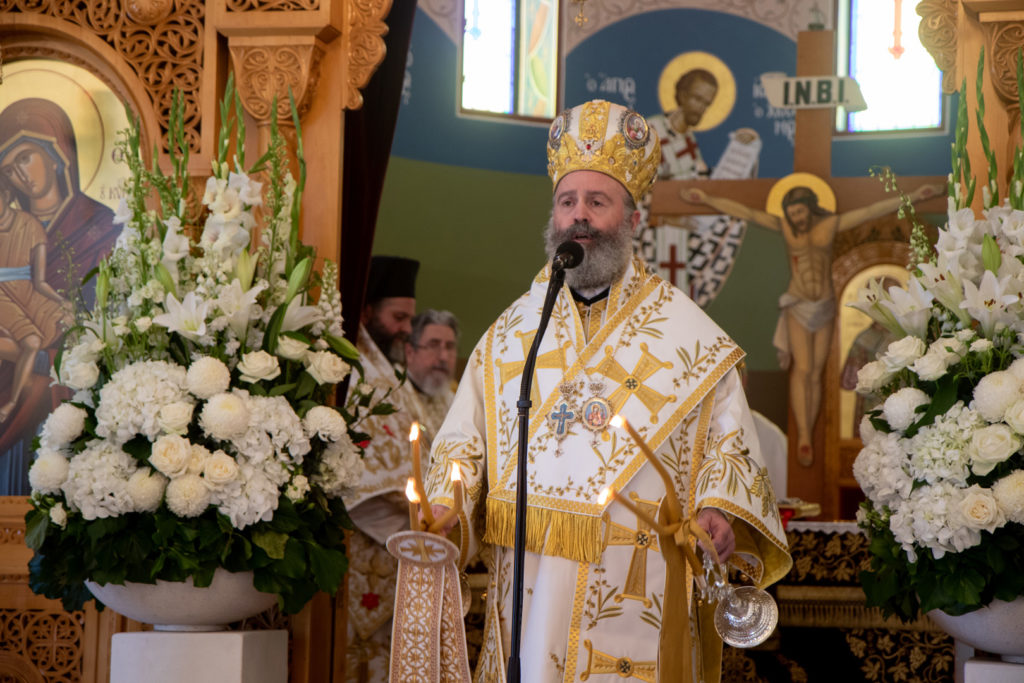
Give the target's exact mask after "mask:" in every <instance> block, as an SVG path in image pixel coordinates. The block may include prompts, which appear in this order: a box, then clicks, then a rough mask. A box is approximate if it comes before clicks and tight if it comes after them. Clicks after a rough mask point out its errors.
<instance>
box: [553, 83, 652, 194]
mask: <svg viewBox="0 0 1024 683" xmlns="http://www.w3.org/2000/svg"><path fill="white" fill-rule="evenodd" d="M660 162H661V143H660V142H658V136H657V135H653V134H652V133H651V128H650V126H648V125H647V120H646V119H645V118H644V117H643V116H641V115H640V114H637V113H636V112H635V111H632V110H629V109H627V108H625V107H623V106H622V105H620V104H613V103H611V102H606V101H604V100H592V101H590V102H585V103H584V104H581V105H578V106H576V107H573V108H572V109H568V110H566V111H564V112H562V113H561V114H559V115H558V116H557V117H555V120H554V121H552V122H551V128H550V130H548V175H549V176H551V183H552V187H557V186H558V181H560V180H561V179H562V178H564V177H565V176H566V175H568V174H569V173H572V172H573V171H599V172H601V173H604V174H605V175H609V176H611V177H612V178H615V179H616V180H618V181H619V182H620V183H622V185H623V186H624V187H625V188H626V190H627V191H628V192H629V194H630V195H631V196H632V197H633V201H635V202H638V203H639V201H640V200H641V198H643V196H644V195H645V194H646V193H647V190H649V189H650V187H651V185H652V184H653V183H654V177H655V175H656V173H657V171H658V164H659V163H660Z"/></svg>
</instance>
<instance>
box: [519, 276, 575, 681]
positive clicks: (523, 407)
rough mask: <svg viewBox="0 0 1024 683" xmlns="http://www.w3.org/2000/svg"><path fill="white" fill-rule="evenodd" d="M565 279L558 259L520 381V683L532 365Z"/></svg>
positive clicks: (535, 359) (549, 281)
mask: <svg viewBox="0 0 1024 683" xmlns="http://www.w3.org/2000/svg"><path fill="white" fill-rule="evenodd" d="M564 280H565V269H564V267H563V266H562V263H561V262H559V261H558V260H557V259H556V260H555V262H554V263H553V264H552V266H551V279H550V280H548V292H547V296H546V297H545V298H544V308H543V309H542V310H541V314H540V324H539V325H538V326H537V332H536V334H535V335H534V337H533V344H532V345H531V346H530V351H529V353H527V354H526V361H525V363H524V365H523V380H522V383H521V384H520V388H519V400H518V401H517V402H516V407H517V408H518V409H519V410H518V414H519V446H518V455H517V457H518V460H517V462H516V528H515V546H514V549H513V561H512V624H511V627H512V645H511V647H510V650H509V655H508V668H507V669H506V675H505V679H506V683H519V679H520V665H519V645H520V643H519V640H520V633H521V632H522V630H523V563H524V562H525V559H526V458H527V453H526V451H527V439H528V438H529V431H530V403H531V402H530V388H531V385H532V384H533V366H534V365H535V364H536V362H537V350H538V349H539V348H540V342H541V339H542V338H543V337H544V330H545V329H547V326H548V321H549V320H550V319H551V311H552V309H553V308H554V307H555V299H557V298H558V291H559V290H560V289H561V288H562V282H563V281H564Z"/></svg>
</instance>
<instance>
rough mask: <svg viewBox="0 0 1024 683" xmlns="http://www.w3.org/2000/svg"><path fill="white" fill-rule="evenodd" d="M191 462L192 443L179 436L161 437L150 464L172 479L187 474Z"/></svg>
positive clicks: (154, 445)
mask: <svg viewBox="0 0 1024 683" xmlns="http://www.w3.org/2000/svg"><path fill="white" fill-rule="evenodd" d="M191 460H192V442H190V441H189V440H188V439H186V438H184V437H181V436H178V435H177V434H165V435H164V436H161V437H160V438H159V439H157V440H156V443H154V444H153V449H152V452H151V453H150V455H149V464H150V465H152V466H153V467H154V468H155V469H156V470H157V471H158V472H160V473H161V474H163V475H165V476H167V477H170V478H171V479H174V478H176V477H180V476H181V475H183V474H185V473H186V472H187V471H188V465H189V462H190V461H191Z"/></svg>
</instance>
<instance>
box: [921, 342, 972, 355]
mask: <svg viewBox="0 0 1024 683" xmlns="http://www.w3.org/2000/svg"><path fill="white" fill-rule="evenodd" d="M928 351H929V353H939V354H943V355H948V356H957V357H958V358H959V357H960V356H962V355H964V352H966V351H967V345H966V344H964V343H963V342H962V341H960V340H959V339H958V338H956V337H939V338H938V339H936V340H935V341H933V342H932V343H931V344H929V345H928Z"/></svg>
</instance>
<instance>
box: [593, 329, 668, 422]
mask: <svg viewBox="0 0 1024 683" xmlns="http://www.w3.org/2000/svg"><path fill="white" fill-rule="evenodd" d="M640 351H641V356H640V360H638V361H637V363H636V367H634V368H633V371H632V372H628V371H627V370H626V369H625V368H624V367H622V365H620V364H619V362H618V361H617V360H615V357H614V355H613V354H614V352H615V349H614V348H613V347H611V346H606V347H605V349H604V358H603V359H601V361H600V362H599V363H598V364H597V365H595V366H594V367H591V368H587V372H588V373H590V372H598V373H600V374H602V375H604V376H605V377H607V378H608V379H610V380H612V381H613V382H618V383H619V387H618V388H617V389H616V390H615V391H613V392H612V395H611V396H609V397H608V402H609V403H611V405H612V408H613V411H614V412H616V413H617V412H619V411H620V410H621V408H622V405H623V404H624V403H625V402H626V401H627V400H628V399H629V397H630V396H636V397H637V398H638V399H640V401H641V402H642V403H643V404H644V405H645V406H647V409H648V410H650V411H651V422H657V421H658V412H659V411H660V410H661V408H662V407H663V406H664V405H665V404H666V403H668V402H669V401H674V400H676V397H675V396H674V395H671V396H665V395H664V394H660V393H658V392H657V391H655V390H654V389H651V388H650V387H648V386H645V385H644V380H646V379H647V378H648V377H650V376H651V375H653V374H654V373H655V372H657V371H658V370H661V369H669V368H671V367H672V363H671V361H660V360H658V359H657V358H655V357H654V354H652V353H651V352H650V351H649V350H648V348H647V344H644V343H641V344H640Z"/></svg>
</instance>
